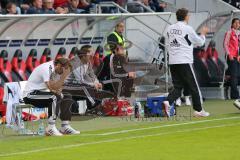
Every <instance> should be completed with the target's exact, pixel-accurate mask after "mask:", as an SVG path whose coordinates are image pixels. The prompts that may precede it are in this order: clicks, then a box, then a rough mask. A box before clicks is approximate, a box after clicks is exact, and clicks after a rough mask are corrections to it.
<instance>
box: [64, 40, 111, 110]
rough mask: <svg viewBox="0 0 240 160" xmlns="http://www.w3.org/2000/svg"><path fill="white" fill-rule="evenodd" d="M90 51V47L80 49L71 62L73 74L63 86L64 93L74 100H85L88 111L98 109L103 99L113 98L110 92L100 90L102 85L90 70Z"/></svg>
mask: <svg viewBox="0 0 240 160" xmlns="http://www.w3.org/2000/svg"><path fill="white" fill-rule="evenodd" d="M92 50H93V49H92V47H91V46H90V45H84V46H82V47H81V49H80V50H79V51H78V53H77V56H75V57H74V58H73V59H72V60H71V64H72V66H73V72H72V73H71V74H70V76H69V77H68V79H67V80H66V83H65V86H64V92H67V93H69V94H71V95H72V96H73V97H74V100H78V99H81V100H82V99H83V100H86V101H87V109H88V110H93V109H98V107H100V104H101V101H102V99H103V98H111V97H113V96H114V95H113V94H112V93H111V92H107V91H103V90H102V88H103V85H102V83H100V82H99V80H98V79H97V76H96V75H95V73H94V71H93V68H92V64H91V57H92V56H93V51H92Z"/></svg>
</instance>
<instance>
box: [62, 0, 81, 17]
mask: <svg viewBox="0 0 240 160" xmlns="http://www.w3.org/2000/svg"><path fill="white" fill-rule="evenodd" d="M78 5H79V0H68V3H67V5H66V8H67V9H68V13H75V14H79V13H85V10H83V9H79V8H78Z"/></svg>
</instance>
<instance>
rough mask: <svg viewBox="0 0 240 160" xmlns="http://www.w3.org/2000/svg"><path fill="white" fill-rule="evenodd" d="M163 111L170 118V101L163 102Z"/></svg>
mask: <svg viewBox="0 0 240 160" xmlns="http://www.w3.org/2000/svg"><path fill="white" fill-rule="evenodd" d="M163 110H164V113H165V116H166V117H170V104H169V102H168V101H163Z"/></svg>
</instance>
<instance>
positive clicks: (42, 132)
mask: <svg viewBox="0 0 240 160" xmlns="http://www.w3.org/2000/svg"><path fill="white" fill-rule="evenodd" d="M38 135H39V136H44V135H45V127H44V124H43V120H40V124H39V127H38Z"/></svg>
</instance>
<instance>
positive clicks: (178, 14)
mask: <svg viewBox="0 0 240 160" xmlns="http://www.w3.org/2000/svg"><path fill="white" fill-rule="evenodd" d="M187 15H188V10H187V9H186V8H180V9H178V10H177V12H176V17H177V21H184V20H185V18H186V17H187Z"/></svg>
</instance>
